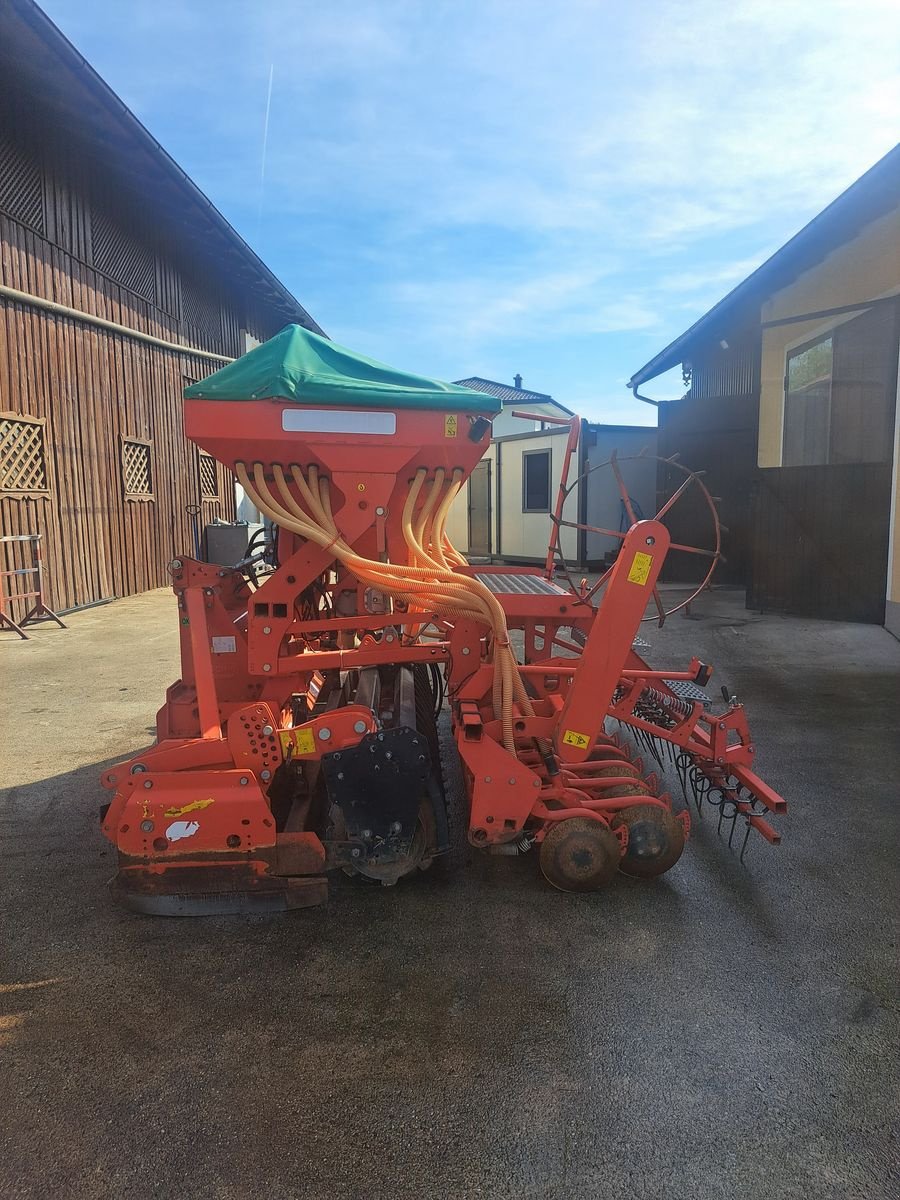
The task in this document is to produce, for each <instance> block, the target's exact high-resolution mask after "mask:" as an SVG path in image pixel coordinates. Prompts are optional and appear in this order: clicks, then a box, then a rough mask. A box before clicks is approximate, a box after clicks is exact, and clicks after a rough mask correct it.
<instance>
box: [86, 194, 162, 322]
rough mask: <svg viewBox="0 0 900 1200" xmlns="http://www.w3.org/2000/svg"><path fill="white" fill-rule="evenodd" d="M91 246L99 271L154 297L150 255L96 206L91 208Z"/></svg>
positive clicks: (129, 287)
mask: <svg viewBox="0 0 900 1200" xmlns="http://www.w3.org/2000/svg"><path fill="white" fill-rule="evenodd" d="M91 245H92V247H93V260H94V266H95V267H96V268H97V270H98V271H102V272H103V274H104V275H107V276H109V278H110V279H112V280H115V282H116V283H121V284H122V286H123V287H127V288H128V289H129V291H132V292H137V294H138V295H139V296H143V297H144V298H145V299H146V300H152V299H153V296H154V288H155V282H156V271H155V267H154V261H153V255H152V254H151V252H150V251H149V250H148V249H147V248H146V247H144V246H142V245H141V244H140V242H138V241H137V240H136V239H135V238H133V237H131V235H130V234H128V233H126V232H125V230H124V229H122V228H121V227H120V226H119V225H118V224H117V223H116V222H115V221H114V220H112V218H111V217H109V216H107V214H106V213H105V212H103V211H102V210H101V209H98V208H92V209H91Z"/></svg>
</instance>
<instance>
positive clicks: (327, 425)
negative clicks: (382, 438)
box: [281, 408, 397, 436]
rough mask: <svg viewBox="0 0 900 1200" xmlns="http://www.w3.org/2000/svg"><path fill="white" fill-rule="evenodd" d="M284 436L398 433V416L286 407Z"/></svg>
mask: <svg viewBox="0 0 900 1200" xmlns="http://www.w3.org/2000/svg"><path fill="white" fill-rule="evenodd" d="M281 428H282V429H283V430H285V432H286V433H380V434H386V435H388V436H390V435H391V434H394V433H396V432H397V414H396V413H392V412H371V411H364V410H362V409H358V408H357V409H349V408H302V409H301V408H286V409H285V410H284V411H283V412H282V414H281Z"/></svg>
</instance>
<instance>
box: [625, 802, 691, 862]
mask: <svg viewBox="0 0 900 1200" xmlns="http://www.w3.org/2000/svg"><path fill="white" fill-rule="evenodd" d="M617 825H624V826H625V827H626V828H627V829H628V847H627V849H626V851H625V854H624V855H623V857H622V861H621V862H620V863H619V870H620V871H624V873H625V874H626V875H634V876H636V877H637V878H638V879H654V878H655V877H656V876H657V875H662V874H664V873H665V872H666V871H668V870H669V868H670V867H674V865H675V864H676V863H677V862H678V860H679V858H681V852H682V850H683V849H684V826H683V825H682V823H681V822H680V821H679V820H678V818H677V817H676V816H675V814H674V813H673V812H672V811H671V810H670V809H668V808H660V806H659V805H658V804H636V805H634V807H632V808H624V809H622V811H621V812H620V813H619V814H618V815H617V816H616V818H615V820H614V821H613V826H614V827H615V826H617Z"/></svg>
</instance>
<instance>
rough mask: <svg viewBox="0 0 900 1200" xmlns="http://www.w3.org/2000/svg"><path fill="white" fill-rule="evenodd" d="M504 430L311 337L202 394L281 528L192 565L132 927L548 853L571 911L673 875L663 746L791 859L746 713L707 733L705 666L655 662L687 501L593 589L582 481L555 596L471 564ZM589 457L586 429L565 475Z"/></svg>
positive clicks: (213, 442) (466, 398) (703, 794)
mask: <svg viewBox="0 0 900 1200" xmlns="http://www.w3.org/2000/svg"><path fill="white" fill-rule="evenodd" d="M496 407H497V406H496V401H495V400H494V399H493V398H492V397H490V396H487V395H484V394H481V393H478V392H473V391H470V390H468V389H466V388H462V387H457V386H453V385H449V384H441V383H436V382H434V381H432V380H427V379H423V378H421V377H418V376H414V375H407V374H404V373H402V372H398V371H395V370H392V369H390V368H388V367H384V366H382V365H381V364H378V363H374V362H372V361H370V360H367V359H363V358H361V357H360V356H358V355H355V354H353V353H351V352H350V351H347V350H344V349H342V348H341V347H338V346H335V345H334V344H333V343H331V342H329V341H327V340H326V339H324V338H320V337H318V336H317V335H315V334H311V333H308V332H307V331H306V330H303V329H300V328H299V327H297V326H289V327H288V328H287V329H285V330H284V331H283V332H282V333H281V334H279V335H277V336H276V337H275V338H273V339H272V340H271V341H270V342H267V343H265V344H264V345H262V346H259V347H257V348H255V349H254V350H251V351H250V352H249V353H248V354H247V355H245V356H244V357H243V358H242V359H239V360H238V361H237V362H235V363H233V364H231V365H229V366H226V367H224V368H223V369H222V370H220V371H218V372H216V373H215V374H214V375H212V376H210V378H209V379H206V380H203V381H202V382H200V383H198V384H194V385H192V386H191V387H189V388H188V389H186V391H185V404H184V422H185V430H186V433H187V435H188V437H189V438H190V439H191V440H192V441H194V442H195V443H196V444H197V445H198V446H200V447H201V448H202V449H203V450H205V451H207V452H208V453H210V454H212V455H214V456H215V457H216V458H217V459H218V460H219V461H220V462H222V463H224V464H225V465H226V466H228V467H229V468H230V469H231V470H232V471H233V472H234V474H235V476H236V478H237V480H238V481H239V483H240V485H241V487H242V488H243V489H244V492H245V494H246V496H247V497H248V498H249V499H250V500H251V501H252V502H253V503H254V504H255V505H256V506H257V507H258V509H259V510H260V512H261V513H262V514H264V516H265V517H266V519H267V525H266V532H265V534H264V536H263V537H262V538H261V539H260V540H259V542H258V545H257V546H255V547H252V548H251V551H250V552H248V556H247V558H246V559H245V561H243V562H241V563H238V564H237V565H236V566H234V567H221V566H216V565H213V564H209V563H204V562H200V561H197V560H196V559H191V558H187V557H183V558H179V559H176V560H175V561H173V562H172V563H171V565H170V569H171V574H172V583H173V588H174V592H175V595H176V597H177V600H178V612H179V621H180V636H181V661H182V673H181V678H180V679H179V680H178V681H177V682H176V683H174V684H173V685H172V686H171V687H170V688H169V690H168V692H167V694H166V701H165V704H164V705H163V707H162V708H161V709H160V711H159V713H158V716H157V741H156V743H155V745H153V746H152V747H150V748H149V749H147V750H145V751H143V752H142V753H140V754H138V755H135V756H134V757H132V758H131V759H129V760H128V761H126V762H123V763H121V764H119V765H118V766H116V767H114V768H112V769H110V770H108V771H106V772H105V773H104V775H103V776H102V783H103V785H104V786H105V787H106V788H108V789H109V791H110V792H111V793H112V799H111V801H110V803H109V804H108V805H106V806H105V807H104V809H103V810H102V828H103V831H104V833H105V835H106V836H107V837H108V838H109V839H110V841H112V842H113V844H114V845H115V846H116V848H117V851H118V871H117V874H116V876H115V879H114V880H113V883H112V887H113V891H114V894H115V895H116V896H117V897H118V898H119V899H120V900H121V901H122V902H124V903H125V904H127V905H128V906H130V907H132V908H135V909H137V910H139V911H144V912H154V913H164V914H172V915H183V914H195V913H212V912H230V911H247V910H251V911H252V910H256V909H283V908H292V907H299V906H303V905H310V904H316V903H320V902H322V901H323V900H324V899H325V898H326V896H327V882H326V877H327V872H328V871H330V870H334V869H343V870H344V871H345V872H347V873H349V874H356V875H361V876H365V877H368V878H370V879H372V880H376V881H380V882H381V883H383V884H393V883H395V882H396V881H397V880H398V879H399V878H401V877H402V876H405V875H409V874H411V873H413V872H416V871H419V870H422V869H425V868H428V867H430V866H432V865H434V867H435V868H438V869H439V868H440V867H441V866H442V865H443V866H451V867H452V866H456V865H458V864H459V862H460V861H461V860H463V859H464V858H465V856H466V855H467V853H468V852H469V850H470V848H471V847H475V848H478V849H481V850H484V851H488V852H493V853H499V854H520V853H523V852H525V851H527V850H530V849H531V848H533V847H534V848H536V849H537V852H538V856H539V860H540V866H541V870H542V872H543V874H544V876H545V877H546V879H547V880H548V881H549V882H550V883H552V884H553V885H555V886H556V887H558V888H561V889H563V890H567V891H591V890H595V889H598V888H600V887H603V886H604V885H606V884H608V883H609V882H610V880H611V879H612V878H613V876H614V875H615V874H616V872H617V871H622V872H625V873H627V874H630V875H633V876H640V877H652V876H656V875H660V874H662V873H663V872H665V871H667V870H668V869H669V868H670V867H672V866H673V865H674V864H675V863H676V862H677V861H678V858H679V857H680V855H681V853H682V850H683V848H684V844H685V840H686V838H687V836H688V832H689V828H690V818H689V816H688V810H687V808H686V807H682V808H681V809H680V810H679V811H676V809H675V807H674V806H673V803H672V800H671V798H670V796H669V795H668V794H667V793H666V792H665V791H664V788H663V783H662V781H661V777H660V776H659V775H658V774H656V773H654V772H653V771H652V770H648V769H647V766H646V765H645V763H644V761H642V758H641V757H640V756H639V755H638V753H637V751H636V748H635V747H636V746H641V745H642V746H643V748H644V751H645V753H646V754H647V755H648V759H649V758H650V757H651V756H652V757H653V758H655V759H656V760H657V762H658V764H659V765H660V767H661V766H662V764H663V762H664V754H667V755H668V756H669V761H670V762H671V764H672V765H673V767H674V768H675V770H676V773H677V774H678V776H679V778H680V779H681V782H682V784H683V786H684V787H685V788H686V789H690V790H692V791H693V792H694V795H695V798H696V800H697V802H698V805H699V806H700V807H703V806H707V807H709V806H712V807H714V808H715V809H716V810H717V812H718V820H719V824H720V826H721V824H722V822H723V820H725V821H728V822H730V829H729V836H730V838H733V836H734V829H735V825H736V823H737V822H738V821H740V822H742V825H743V831H744V840H743V845H746V838H747V837H749V835H750V834H751V833H752V832H754V831H756V832H758V833H759V834H761V835H762V836H763V837H764V838H765V839H766V840H767V841H769V842H777V841H778V834H777V833H776V832H775V830H774V829H773V827H772V825H771V824H770V822H769V820H768V815H770V814H772V813H778V812H781V811H783V810H784V808H785V803H784V801H783V800H782V798H781V797H780V796H778V795H777V794H776V793H775V792H773V791H772V789H771V788H769V787H768V786H767V785H766V784H765V783H764V782H763V781H762V780H761V779H760V778H759V777H758V776H757V775H756V774H755V773H754V771H753V769H752V764H753V757H754V746H753V743H752V739H751V737H750V733H749V729H748V726H747V721H746V717H745V714H744V710H743V708H742V706H741V705H740V704H738V703H737V702H736V701H735V700H733V699H732V698H730V699H729V700H727V701H726V702H725V704H724V707H723V709H722V711H720V712H717V713H714V712H713V711H712V706H711V702H710V701H709V698H708V696H707V695H706V693H705V692H704V691H703V688H704V686H705V685H706V683H707V682H708V679H709V674H710V672H709V668H708V667H707V666H705V665H704V664H703V663H702V662H700V661H699V660H698V659H696V658H694V659H692V660H691V662H690V663H689V664H688V665H687V667H686V668H684V669H683V670H654V669H652V668H651V667H650V666H649V665H648V663H647V662H646V661H645V660H644V658H643V657H642V655H641V648H642V645H643V643H642V640H641V639H640V637H639V630H640V627H641V622H642V620H644V619H645V614H646V610H647V608H648V602H649V600H650V599H651V598H652V599H655V601H656V604H657V608H658V612H657V619H660V620H661V619H662V618H663V617H664V615H665V610H664V607H663V606H662V603H661V600H660V592H659V588H658V580H659V575H660V571H661V569H662V566H663V563H664V561H665V559H666V556H667V554H668V553H670V552H672V551H676V550H679V549H680V550H688V551H690V550H691V548H690V547H685V546H680V545H678V544H675V543H672V539H671V536H670V532H669V528H668V527H667V525H666V523H665V518H666V515H667V512H668V511H670V508H671V503H673V502H674V499H677V497H675V498H673V500H672V501H670V502H668V503H667V504H666V505H663V508H662V509H661V511H660V513H658V514H657V516H656V517H655V518H654V519H652V520H633V521H631V520H629V522H628V523H627V527H626V528H624V529H622V530H620V531H600V532H606V533H610V534H611V536H613V537H614V538H615V539H616V540H617V547H618V549H617V553H616V554H615V556H614V562H612V563H611V565H610V566H609V568H608V569H607V570H606V571H605V572H603V574H602V575H601V578H600V580H599V581H598V582H597V583H596V584H594V585H593V586H592V587H588V585H587V583H586V582H584V581H582V582H580V583H577V584H576V583H575V582H574V581H572V580H571V578H570V573H569V572H568V569H567V567H566V565H565V563H564V562H563V561H562V557H561V554H560V552H559V533H560V528H561V527H563V526H565V525H566V524H567V523H568V524H572V522H567V521H566V519H565V514H564V501H565V498H566V495H567V494H568V493H569V492H570V491H571V487H569V485H568V484H567V478H568V475H567V474H566V476H565V478H564V480H563V486H562V488H561V492H560V499H559V502H558V504H557V511H556V512H555V514H554V516H553V523H552V537H551V547H550V553H549V555H548V561H547V564H546V569H545V570H543V571H541V570H540V569H538V568H526V567H509V566H490V567H481V566H476V565H470V564H469V563H468V562H467V561H466V560H465V558H464V557H463V556H462V555H461V554H459V553H458V552H457V551H456V550H455V548H454V547H453V546H452V544H451V543H450V541H449V539H448V537H447V533H446V525H447V517H448V513H449V511H450V507H451V505H452V504H453V502H454V500H455V499H456V497H457V495H458V494H459V492H460V489H461V488H462V486H463V484H464V482H465V480H466V479H467V478H468V476H469V474H470V473H471V471H472V469H473V468H474V466H475V465H476V463H477V462H478V460H479V459H480V458H481V456H482V454H483V453H484V451H485V449H486V448H487V445H488V443H489V440H490V435H491V418H492V416H493V415H494V414H495V412H496ZM540 419H542V420H546V419H547V418H546V417H541V418H540ZM577 438H578V428H577V423H576V422H573V424H572V428H571V430H570V435H569V444H568V448H567V454H566V463H567V469H566V470H567V471H568V463H569V462H570V460H571V458H572V452H573V450H574V448H575V445H576V444H577ZM610 466H611V467H612V469H613V470H614V471H615V473H616V476H617V480H618V481H619V482H620V484H621V490H622V493H623V504H625V505H626V507H627V510H628V512H629V514H630V515H631V516H633V515H634V514H633V510H632V507H631V503H630V500H629V498H628V495H627V489H626V488H625V487H624V484H622V483H621V474H620V471H619V467H618V464H616V462H615V460H613V462H612V463H611V464H610ZM688 474H689V473H688ZM689 485H691V486H694V487H701V488H702V484H701V483H700V481H699V480H697V479H696V476H692V477H691V478H689V479H688V480H687V481H686V483H685V484H684V485H683V488H684V487H687V486H689ZM682 490H683V489H682ZM575 524H577V522H576V523H575ZM579 527H580V528H587V527H586V526H579ZM713 553H714V556H715V555H717V554H718V526H716V545H715V550H714V552H713ZM713 565H714V563H713ZM560 578H562V579H563V582H564V583H565V582H566V581H567V580H568V581H569V584H568V586H563V584H562V583H560V582H559V580H560ZM623 735H631V736H630V737H629V736H623ZM743 845H742V851H743Z"/></svg>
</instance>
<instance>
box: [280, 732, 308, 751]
mask: <svg viewBox="0 0 900 1200" xmlns="http://www.w3.org/2000/svg"><path fill="white" fill-rule="evenodd" d="M279 736H280V738H281V749H282V750H283V752H284V753H285V754H287V752H288V750H293V751H294V753H295V754H313V753H314V752H315V749H316V737H315V734H314V733H313V731H312V730H311V729H282V731H281V733H280V734H279Z"/></svg>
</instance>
